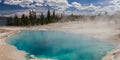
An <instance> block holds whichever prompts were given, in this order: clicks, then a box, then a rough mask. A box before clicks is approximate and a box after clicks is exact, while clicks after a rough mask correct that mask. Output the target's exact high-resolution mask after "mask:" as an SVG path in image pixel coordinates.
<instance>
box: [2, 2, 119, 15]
mask: <svg viewBox="0 0 120 60" xmlns="http://www.w3.org/2000/svg"><path fill="white" fill-rule="evenodd" d="M48 8H49V9H55V10H57V11H69V12H74V13H79V14H80V13H81V14H82V13H83V14H85V13H91V14H97V13H104V12H108V13H114V12H116V11H119V10H120V0H0V15H4V14H6V15H8V14H13V13H17V12H23V11H27V10H29V9H35V10H43V11H44V10H47V9H48Z"/></svg>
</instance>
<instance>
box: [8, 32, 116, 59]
mask: <svg viewBox="0 0 120 60" xmlns="http://www.w3.org/2000/svg"><path fill="white" fill-rule="evenodd" d="M6 42H7V43H9V44H12V45H14V46H16V47H17V48H18V49H19V50H24V51H26V52H28V53H29V55H35V56H36V57H38V58H52V59H58V60H101V59H102V57H103V56H104V55H105V54H106V53H107V51H110V50H111V49H113V48H114V45H113V44H112V43H110V42H102V41H100V40H97V39H94V38H91V37H87V36H85V35H79V34H71V33H65V32H60V31H30V30H29V31H22V32H20V33H18V34H15V35H14V36H11V37H10V38H8V39H7V41H6Z"/></svg>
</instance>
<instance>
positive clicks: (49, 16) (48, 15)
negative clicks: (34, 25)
mask: <svg viewBox="0 0 120 60" xmlns="http://www.w3.org/2000/svg"><path fill="white" fill-rule="evenodd" d="M46 23H47V24H48V23H51V13H50V10H48V12H47V21H46Z"/></svg>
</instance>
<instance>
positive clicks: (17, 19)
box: [13, 14, 19, 26]
mask: <svg viewBox="0 0 120 60" xmlns="http://www.w3.org/2000/svg"><path fill="white" fill-rule="evenodd" d="M13 25H16V26H19V18H18V16H17V15H16V14H15V16H14V23H13Z"/></svg>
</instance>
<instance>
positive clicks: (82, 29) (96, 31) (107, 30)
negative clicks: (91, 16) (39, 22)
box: [0, 21, 120, 60]
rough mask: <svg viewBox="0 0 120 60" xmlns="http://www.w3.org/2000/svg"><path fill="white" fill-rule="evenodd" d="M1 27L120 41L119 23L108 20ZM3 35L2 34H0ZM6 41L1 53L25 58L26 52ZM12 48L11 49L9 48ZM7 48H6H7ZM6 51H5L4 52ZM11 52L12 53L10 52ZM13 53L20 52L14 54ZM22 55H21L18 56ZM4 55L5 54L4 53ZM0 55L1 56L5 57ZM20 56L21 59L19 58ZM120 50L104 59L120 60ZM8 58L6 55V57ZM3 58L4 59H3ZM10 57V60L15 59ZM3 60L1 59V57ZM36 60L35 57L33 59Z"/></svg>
mask: <svg viewBox="0 0 120 60" xmlns="http://www.w3.org/2000/svg"><path fill="white" fill-rule="evenodd" d="M0 29H6V30H59V31H65V32H70V33H77V34H84V35H87V36H90V37H94V38H98V39H100V40H102V41H105V40H106V41H111V42H114V43H119V42H120V39H119V37H117V35H119V34H120V30H119V29H120V28H119V24H116V23H115V22H108V21H104V22H103V21H86V22H83V21H74V22H64V23H53V24H48V25H44V26H34V27H0ZM0 36H1V37H2V35H1V34H0ZM3 43H4V42H0V48H1V49H0V54H1V55H2V54H4V56H8V55H10V56H8V57H14V59H15V58H16V59H15V60H25V59H24V58H25V53H24V52H22V53H21V52H19V51H17V49H16V48H14V47H12V46H9V45H5V46H4V44H3ZM8 47H9V48H10V49H9V48H8ZM2 48H4V49H2ZM5 48H6V50H5ZM3 52H4V53H3ZM10 52H11V53H10ZM8 53H9V54H8ZM13 53H19V54H17V55H16V54H14V55H12V54H13ZM18 55H21V56H18ZM2 56H3V55H2ZM2 56H0V58H3V59H4V57H2ZM18 57H20V58H19V59H17V58H18ZM119 57H120V50H119V49H118V48H117V49H115V50H114V51H111V52H109V53H108V54H107V55H106V56H105V57H104V58H103V59H102V60H120V58H119ZM5 58H6V57H5ZM3 59H2V60H3ZM14 59H9V60H14ZM0 60H1V59H0ZM7 60H8V59H7ZM32 60H34V59H32ZM36 60H50V59H44V58H42V59H36Z"/></svg>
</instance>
